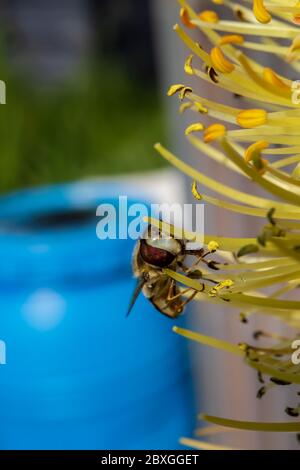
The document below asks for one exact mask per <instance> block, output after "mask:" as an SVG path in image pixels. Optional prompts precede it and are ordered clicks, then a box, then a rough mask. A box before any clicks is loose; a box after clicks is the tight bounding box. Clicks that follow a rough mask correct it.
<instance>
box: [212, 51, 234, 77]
mask: <svg viewBox="0 0 300 470" xmlns="http://www.w3.org/2000/svg"><path fill="white" fill-rule="evenodd" d="M210 58H211V61H212V65H213V67H214V69H216V70H217V71H218V72H221V73H230V72H232V71H233V70H234V64H233V63H232V62H229V60H227V59H226V57H225V56H224V54H223V52H222V51H221V49H220V48H219V47H213V48H212V50H211V52H210Z"/></svg>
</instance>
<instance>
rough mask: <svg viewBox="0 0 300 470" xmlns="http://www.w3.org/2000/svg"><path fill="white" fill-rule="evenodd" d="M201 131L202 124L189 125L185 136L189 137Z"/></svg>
mask: <svg viewBox="0 0 300 470" xmlns="http://www.w3.org/2000/svg"><path fill="white" fill-rule="evenodd" d="M203 129H204V126H203V124H201V122H196V123H195V124H191V125H190V126H189V127H187V128H186V130H185V135H189V134H191V133H192V132H200V131H203Z"/></svg>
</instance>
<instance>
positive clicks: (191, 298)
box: [176, 284, 204, 315]
mask: <svg viewBox="0 0 300 470" xmlns="http://www.w3.org/2000/svg"><path fill="white" fill-rule="evenodd" d="M203 286H204V284H203ZM187 290H192V291H193V292H192V294H191V295H190V296H189V297H187V298H186V299H184V300H183V301H182V302H181V303H180V304H178V305H176V310H177V312H178V315H179V314H180V313H181V312H182V311H183V309H184V308H185V307H186V305H187V304H188V303H189V302H191V301H192V300H193V299H194V297H195V296H196V295H197V294H198V291H196V290H194V289H192V288H189V289H185V290H184V291H182V292H181V293H180V294H181V295H182V294H184V293H185V291H187Z"/></svg>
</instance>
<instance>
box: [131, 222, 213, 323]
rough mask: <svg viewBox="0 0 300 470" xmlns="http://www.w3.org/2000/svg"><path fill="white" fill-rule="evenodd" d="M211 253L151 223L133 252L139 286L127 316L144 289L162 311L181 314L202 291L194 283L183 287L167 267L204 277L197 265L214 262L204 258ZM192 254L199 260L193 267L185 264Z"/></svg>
mask: <svg viewBox="0 0 300 470" xmlns="http://www.w3.org/2000/svg"><path fill="white" fill-rule="evenodd" d="M207 254H208V253H205V251H204V250H203V248H201V249H196V250H189V249H188V248H187V241H186V240H181V239H177V238H174V237H173V236H165V235H164V234H163V233H162V231H161V230H160V229H159V228H156V227H153V226H151V225H149V226H148V228H147V229H146V231H145V233H144V235H143V237H142V238H141V239H139V240H138V242H137V243H136V246H135V249H134V252H133V261H132V268H133V274H134V277H135V278H136V279H137V286H136V289H135V291H134V293H133V296H132V299H131V302H130V305H129V309H128V312H127V316H128V315H129V313H130V312H131V310H132V308H133V306H134V304H135V301H136V300H137V298H138V296H139V294H140V293H141V292H143V294H144V296H145V297H146V298H147V299H149V301H150V302H151V303H152V305H153V306H154V307H155V308H156V309H157V310H158V311H159V312H160V313H162V314H163V315H166V316H167V317H169V318H174V319H175V318H177V317H178V316H179V315H180V314H181V313H182V312H183V310H184V308H185V306H186V305H187V304H188V303H189V302H190V301H191V300H193V298H194V297H195V296H196V294H197V293H198V292H199V291H198V290H197V291H196V290H195V289H193V288H191V287H188V288H186V289H184V290H180V289H179V287H178V285H177V283H176V281H175V280H174V279H172V278H170V277H169V276H168V275H167V274H166V273H165V272H164V269H165V268H168V269H171V270H173V271H182V272H183V273H185V274H186V275H187V276H188V277H190V278H193V279H200V278H202V279H203V277H202V273H201V271H198V270H197V271H195V270H194V269H193V268H194V267H195V266H196V265H197V264H198V263H199V262H200V261H203V262H205V263H206V264H207V265H210V263H209V262H207V261H206V260H205V259H204V258H205V256H206V255H207ZM189 255H191V256H196V257H197V261H196V262H195V263H194V264H193V265H192V266H191V267H190V268H188V267H187V266H186V265H185V260H186V257H187V256H189ZM210 267H213V266H210ZM213 269H216V267H213ZM202 287H203V289H202V290H204V289H205V284H202Z"/></svg>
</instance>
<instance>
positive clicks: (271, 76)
mask: <svg viewBox="0 0 300 470" xmlns="http://www.w3.org/2000/svg"><path fill="white" fill-rule="evenodd" d="M263 75H264V79H265V80H266V81H267V82H268V83H270V85H273V86H274V87H276V88H279V89H281V90H284V91H287V92H289V93H290V92H291V87H290V86H288V85H287V84H286V83H284V81H283V80H281V78H279V77H278V75H277V74H276V73H275V72H274V71H273V70H272V69H270V68H268V67H267V68H265V69H264V72H263Z"/></svg>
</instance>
